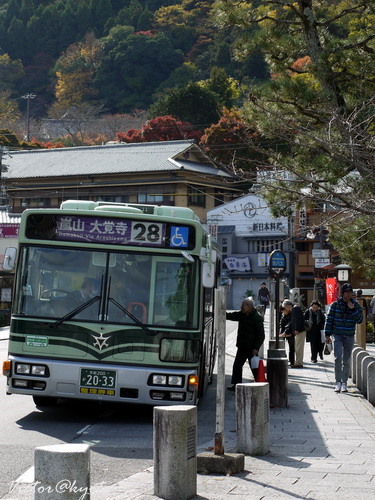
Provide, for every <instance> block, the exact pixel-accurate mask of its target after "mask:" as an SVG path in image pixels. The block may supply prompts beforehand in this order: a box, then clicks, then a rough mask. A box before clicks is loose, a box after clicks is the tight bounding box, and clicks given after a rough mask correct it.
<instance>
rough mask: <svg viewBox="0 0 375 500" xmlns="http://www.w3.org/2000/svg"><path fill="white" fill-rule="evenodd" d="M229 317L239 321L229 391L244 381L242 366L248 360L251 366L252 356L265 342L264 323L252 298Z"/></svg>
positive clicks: (253, 370)
mask: <svg viewBox="0 0 375 500" xmlns="http://www.w3.org/2000/svg"><path fill="white" fill-rule="evenodd" d="M227 319H229V320H231V321H238V330H237V343H236V346H237V354H236V358H235V360H234V364H233V371H232V381H231V382H232V385H231V386H230V387H228V390H229V391H234V390H235V388H236V384H240V383H241V382H242V368H243V365H244V364H245V362H246V360H248V361H249V365H250V368H251V358H252V357H253V356H257V355H258V352H259V349H260V347H261V345H262V344H263V342H264V338H265V336H264V324H263V318H262V316H261V315H260V314H259V313H258V311H257V310H256V309H255V305H254V301H253V300H252V299H245V300H244V301H243V302H242V305H241V311H236V312H232V313H227ZM252 372H253V375H254V378H256V370H255V369H252Z"/></svg>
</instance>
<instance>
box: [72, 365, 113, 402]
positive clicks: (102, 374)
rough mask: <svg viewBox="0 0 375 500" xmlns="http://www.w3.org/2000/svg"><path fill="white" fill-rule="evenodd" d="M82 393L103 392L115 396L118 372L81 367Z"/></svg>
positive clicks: (102, 393)
mask: <svg viewBox="0 0 375 500" xmlns="http://www.w3.org/2000/svg"><path fill="white" fill-rule="evenodd" d="M80 385H81V388H80V392H81V393H82V394H101V395H105V396H114V395H115V391H114V388H115V387H116V372H115V371H112V370H92V369H91V370H90V369H87V368H82V369H81V384H80Z"/></svg>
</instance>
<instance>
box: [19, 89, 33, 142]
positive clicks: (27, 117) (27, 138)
mask: <svg viewBox="0 0 375 500" xmlns="http://www.w3.org/2000/svg"><path fill="white" fill-rule="evenodd" d="M35 97H36V94H25V95H23V96H21V99H26V101H27V104H26V122H27V135H26V140H27V142H29V141H30V99H35Z"/></svg>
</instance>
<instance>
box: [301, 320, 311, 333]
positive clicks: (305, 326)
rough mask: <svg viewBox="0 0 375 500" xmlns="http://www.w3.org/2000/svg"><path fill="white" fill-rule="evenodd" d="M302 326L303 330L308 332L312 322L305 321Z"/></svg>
mask: <svg viewBox="0 0 375 500" xmlns="http://www.w3.org/2000/svg"><path fill="white" fill-rule="evenodd" d="M303 327H304V331H305V332H308V331H309V330H311V327H312V324H311V323H310V321H305V322H304V324H303Z"/></svg>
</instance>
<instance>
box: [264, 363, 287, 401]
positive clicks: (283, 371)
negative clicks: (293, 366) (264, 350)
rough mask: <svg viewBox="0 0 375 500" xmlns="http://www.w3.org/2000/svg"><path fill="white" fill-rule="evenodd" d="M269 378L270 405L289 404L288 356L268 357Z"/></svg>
mask: <svg viewBox="0 0 375 500" xmlns="http://www.w3.org/2000/svg"><path fill="white" fill-rule="evenodd" d="M267 380H268V383H269V384H270V405H271V406H276V407H277V408H286V407H287V406H288V358H268V359H267Z"/></svg>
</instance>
